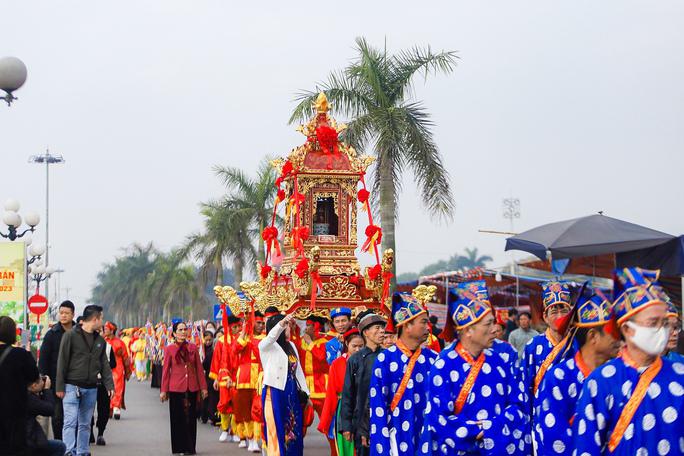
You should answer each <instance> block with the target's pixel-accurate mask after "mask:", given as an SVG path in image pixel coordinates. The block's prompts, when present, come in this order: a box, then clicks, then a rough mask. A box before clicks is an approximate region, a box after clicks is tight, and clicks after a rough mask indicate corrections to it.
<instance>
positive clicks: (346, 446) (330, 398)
mask: <svg viewBox="0 0 684 456" xmlns="http://www.w3.org/2000/svg"><path fill="white" fill-rule="evenodd" d="M363 345H364V343H363V337H361V334H360V333H359V330H358V329H356V328H352V329H350V330H349V331H347V332H346V333H344V348H343V350H342V356H340V357H339V358H337V359H336V360H335V361H333V363H332V365H331V366H330V373H329V374H328V389H327V391H326V396H325V402H324V403H323V412H322V413H321V420H320V422H319V424H318V431H319V432H321V433H322V434H323V435H326V436H327V437H328V439H329V440H332V441H334V442H335V448H334V449H333V451H332V452H331V456H336V455H337V456H354V444H353V443H352V442H349V441H347V440H346V439H345V438H344V437H343V436H342V433H341V432H340V430H339V426H338V424H339V416H340V397H341V396H342V388H343V387H344V374H345V372H346V370H347V360H348V359H349V357H350V356H352V355H354V354H355V353H357V352H358V351H359V350H361V349H362V348H363Z"/></svg>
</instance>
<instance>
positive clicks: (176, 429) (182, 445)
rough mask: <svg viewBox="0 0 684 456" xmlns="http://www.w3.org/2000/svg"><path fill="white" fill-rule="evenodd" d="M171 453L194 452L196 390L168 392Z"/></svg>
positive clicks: (195, 438)
mask: <svg viewBox="0 0 684 456" xmlns="http://www.w3.org/2000/svg"><path fill="white" fill-rule="evenodd" d="M169 415H170V418H171V453H185V454H194V453H195V444H196V442H197V391H195V392H194V393H192V392H190V391H188V392H185V393H169Z"/></svg>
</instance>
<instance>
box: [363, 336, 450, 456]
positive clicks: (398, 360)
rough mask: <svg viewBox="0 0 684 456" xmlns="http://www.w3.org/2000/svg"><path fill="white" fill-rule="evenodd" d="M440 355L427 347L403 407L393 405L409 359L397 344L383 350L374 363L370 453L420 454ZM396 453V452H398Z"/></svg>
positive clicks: (404, 396)
mask: <svg viewBox="0 0 684 456" xmlns="http://www.w3.org/2000/svg"><path fill="white" fill-rule="evenodd" d="M436 358H437V353H435V352H434V351H432V350H430V349H429V348H423V349H422V350H421V354H420V356H419V357H418V360H417V362H416V364H415V367H414V369H413V372H412V374H411V378H410V380H409V382H408V385H407V387H406V390H405V391H404V395H403V396H402V399H401V401H400V402H399V405H398V406H397V407H396V408H395V409H394V411H393V412H390V404H391V403H392V399H393V398H394V394H395V392H396V391H397V388H398V387H399V384H400V383H401V380H402V378H403V376H404V372H405V370H406V367H407V365H408V361H409V358H408V357H407V356H406V355H405V354H404V353H402V352H401V350H399V348H398V347H397V346H396V345H393V346H391V347H389V348H388V349H386V350H384V351H382V352H381V353H380V354H379V355H378V357H377V359H376V360H375V363H374V364H373V375H372V377H371V382H370V396H369V401H370V454H371V455H377V456H386V455H390V454H392V455H400V456H404V455H405V456H415V455H416V454H418V446H419V441H420V432H421V429H422V427H423V413H424V411H425V407H426V404H427V385H428V375H429V372H430V366H432V363H433V362H434V361H435V359H436ZM395 451H396V452H395Z"/></svg>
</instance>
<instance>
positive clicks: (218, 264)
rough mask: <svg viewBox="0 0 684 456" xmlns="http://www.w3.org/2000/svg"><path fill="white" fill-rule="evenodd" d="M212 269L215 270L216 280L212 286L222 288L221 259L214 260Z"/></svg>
mask: <svg viewBox="0 0 684 456" xmlns="http://www.w3.org/2000/svg"><path fill="white" fill-rule="evenodd" d="M214 268H215V269H216V272H215V273H216V279H215V283H214V285H218V286H223V262H222V261H221V258H220V257H219V258H216V259H215V260H214Z"/></svg>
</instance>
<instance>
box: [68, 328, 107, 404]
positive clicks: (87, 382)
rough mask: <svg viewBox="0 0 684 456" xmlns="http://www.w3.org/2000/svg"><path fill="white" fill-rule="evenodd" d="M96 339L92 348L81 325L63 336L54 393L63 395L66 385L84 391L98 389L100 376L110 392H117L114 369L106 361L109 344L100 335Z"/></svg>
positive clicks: (96, 335)
mask: <svg viewBox="0 0 684 456" xmlns="http://www.w3.org/2000/svg"><path fill="white" fill-rule="evenodd" d="M94 336H95V337H94V338H93V345H92V346H89V345H88V342H87V339H86V336H85V333H84V331H83V329H82V328H81V327H80V326H78V325H77V326H76V327H75V328H74V329H73V330H71V331H68V332H66V333H64V335H63V336H62V342H61V343H60V345H59V358H58V360H57V378H56V383H57V387H56V389H55V391H57V392H64V385H65V384H67V383H68V384H70V385H75V386H79V387H81V388H97V384H98V381H99V380H98V374H100V376H101V377H102V384H103V385H104V386H105V388H107V390H109V391H111V390H113V389H114V381H113V380H112V369H111V368H110V367H109V360H108V359H107V350H106V347H107V342H106V341H105V340H104V338H102V337H101V336H100V335H99V334H97V333H96V334H95V335H94Z"/></svg>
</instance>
